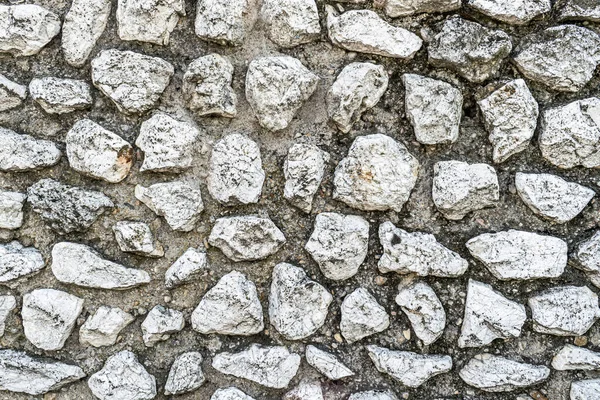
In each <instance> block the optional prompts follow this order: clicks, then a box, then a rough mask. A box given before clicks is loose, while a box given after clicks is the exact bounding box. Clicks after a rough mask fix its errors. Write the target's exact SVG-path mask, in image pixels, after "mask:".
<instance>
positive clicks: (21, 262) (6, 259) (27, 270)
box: [0, 240, 45, 283]
mask: <svg viewBox="0 0 600 400" xmlns="http://www.w3.org/2000/svg"><path fill="white" fill-rule="evenodd" d="M44 266H45V263H44V259H43V258H42V254H41V253H40V252H39V251H38V249H36V248H35V247H23V245H22V244H21V243H19V242H17V241H16V240H14V241H12V242H9V243H6V244H2V243H0V283H4V282H10V281H12V280H15V279H18V278H21V277H23V276H27V275H31V274H34V273H36V272H38V271H39V270H41V269H42V268H44Z"/></svg>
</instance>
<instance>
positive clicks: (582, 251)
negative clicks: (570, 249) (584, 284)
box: [573, 231, 600, 273]
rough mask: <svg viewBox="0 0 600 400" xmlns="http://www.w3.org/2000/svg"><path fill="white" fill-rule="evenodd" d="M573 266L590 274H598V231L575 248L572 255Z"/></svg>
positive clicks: (599, 238) (599, 267)
mask: <svg viewBox="0 0 600 400" xmlns="http://www.w3.org/2000/svg"><path fill="white" fill-rule="evenodd" d="M573 261H574V263H573V264H574V266H575V267H577V268H579V269H581V270H583V271H585V272H591V273H600V231H597V232H596V233H594V235H593V236H592V237H591V238H589V239H588V240H585V241H583V242H581V243H579V245H578V246H577V249H576V250H575V252H574V254H573Z"/></svg>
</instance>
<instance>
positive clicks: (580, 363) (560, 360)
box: [552, 344, 600, 371]
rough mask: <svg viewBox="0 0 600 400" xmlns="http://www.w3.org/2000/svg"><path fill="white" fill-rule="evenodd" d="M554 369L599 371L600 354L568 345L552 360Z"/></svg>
mask: <svg viewBox="0 0 600 400" xmlns="http://www.w3.org/2000/svg"><path fill="white" fill-rule="evenodd" d="M552 368H554V369H556V370H558V371H570V370H586V371H594V370H598V369H600V353H597V352H595V351H591V350H588V349H584V348H582V347H577V346H573V345H572V344H567V345H565V346H564V347H563V348H562V349H560V351H559V352H558V353H557V354H556V355H555V356H554V358H553V359H552Z"/></svg>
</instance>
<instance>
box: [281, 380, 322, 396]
mask: <svg viewBox="0 0 600 400" xmlns="http://www.w3.org/2000/svg"><path fill="white" fill-rule="evenodd" d="M281 400H324V399H323V391H322V390H321V384H320V383H319V382H306V381H302V382H300V384H299V385H298V386H297V387H295V388H294V389H292V390H290V391H289V392H287V393H286V394H284V395H283V397H282V398H281Z"/></svg>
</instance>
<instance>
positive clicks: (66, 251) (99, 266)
mask: <svg viewBox="0 0 600 400" xmlns="http://www.w3.org/2000/svg"><path fill="white" fill-rule="evenodd" d="M51 268H52V273H53V274H54V276H55V277H56V279H58V280H59V281H61V282H64V283H71V284H74V285H78V286H83V287H90V288H98V289H129V288H132V287H135V286H139V285H143V284H145V283H148V282H150V275H148V273H147V272H146V271H142V270H140V269H134V268H127V267H124V266H123V265H120V264H117V263H114V262H112V261H108V260H105V259H104V258H102V256H101V255H100V254H99V253H98V252H97V251H95V250H94V249H92V248H91V247H89V246H86V245H84V244H79V243H70V242H61V243H57V244H55V245H54V247H53V248H52V265H51Z"/></svg>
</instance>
